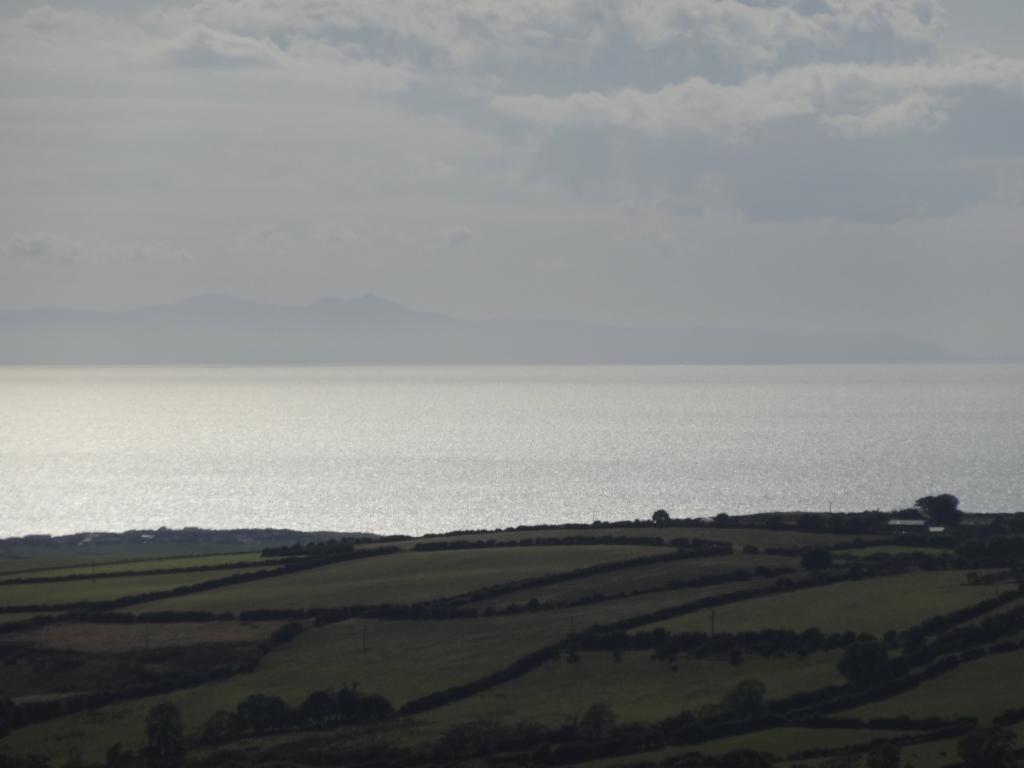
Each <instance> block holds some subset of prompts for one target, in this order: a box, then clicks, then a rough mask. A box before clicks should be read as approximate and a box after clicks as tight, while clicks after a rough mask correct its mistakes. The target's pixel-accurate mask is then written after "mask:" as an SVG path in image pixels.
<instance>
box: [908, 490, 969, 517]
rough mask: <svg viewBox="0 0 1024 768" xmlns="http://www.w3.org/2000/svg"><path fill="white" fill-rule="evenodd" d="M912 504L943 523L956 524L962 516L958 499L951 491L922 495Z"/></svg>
mask: <svg viewBox="0 0 1024 768" xmlns="http://www.w3.org/2000/svg"><path fill="white" fill-rule="evenodd" d="M914 506H915V507H917V508H918V509H919V510H921V511H922V512H923V513H924V514H926V515H928V517H930V518H931V519H932V520H934V521H935V522H937V523H942V524H943V525H956V524H957V523H959V522H960V518H961V517H963V516H964V513H963V512H961V511H960V499H958V498H957V497H956V496H954V495H953V494H951V493H940V494H939V495H938V496H922V497H921V498H920V499H918V500H917V501H915V502H914Z"/></svg>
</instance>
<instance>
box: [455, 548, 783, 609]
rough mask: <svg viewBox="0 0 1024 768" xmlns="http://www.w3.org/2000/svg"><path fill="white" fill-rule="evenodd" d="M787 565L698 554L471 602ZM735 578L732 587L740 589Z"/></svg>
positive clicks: (636, 586) (637, 586) (563, 596)
mask: <svg viewBox="0 0 1024 768" xmlns="http://www.w3.org/2000/svg"><path fill="white" fill-rule="evenodd" d="M761 566H764V567H768V568H790V567H796V566H798V562H797V561H796V559H795V558H790V557H775V556H771V555H724V556H722V557H701V558H695V559H692V560H675V561H672V562H666V563H655V564H654V565H645V566H641V567H639V568H630V569H628V570H623V571H614V572H612V573H604V574H599V575H596V576H591V577H589V578H586V579H579V580H573V581H566V582H561V583H559V584H550V585H548V586H544V587H533V588H530V589H524V590H520V591H517V592H511V593H509V594H506V595H501V596H499V597H494V598H489V599H486V600H480V601H477V602H474V603H473V605H474V606H475V607H480V608H485V607H488V606H491V607H494V608H501V607H504V606H506V605H509V604H512V603H520V604H522V603H526V602H529V600H530V599H532V598H536V599H537V600H540V601H541V602H553V603H560V602H568V601H572V600H578V599H580V598H583V597H589V596H591V595H596V594H608V595H615V594H621V593H624V592H630V591H633V590H644V589H651V588H653V587H659V586H662V585H665V584H667V583H668V582H670V581H673V580H687V579H695V578H700V577H705V576H715V575H718V574H724V573H729V572H731V571H736V570H740V569H747V570H750V571H753V570H754V569H755V568H758V567H761ZM741 584H742V583H741V582H737V586H735V587H734V589H742V586H741Z"/></svg>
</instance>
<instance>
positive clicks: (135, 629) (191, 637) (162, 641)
mask: <svg viewBox="0 0 1024 768" xmlns="http://www.w3.org/2000/svg"><path fill="white" fill-rule="evenodd" d="M280 626H281V622H279V621H266V622H264V621H261V622H253V623H249V624H243V623H241V622H237V621H204V622H180V623H179V622H176V623H173V624H117V625H110V624H64V623H61V624H48V625H47V626H45V627H40V628H38V629H31V630H26V631H23V632H17V633H11V634H9V635H7V636H6V639H7V640H9V641H12V642H26V643H33V644H34V645H37V646H39V647H42V648H54V649H60V650H73V651H80V652H82V653H121V652H125V651H133V650H140V649H146V648H169V647H176V646H184V645H196V644H199V643H255V642H260V641H262V640H266V639H267V638H268V637H269V636H270V634H271V633H272V632H273V631H274V630H275V629H277V628H278V627H280Z"/></svg>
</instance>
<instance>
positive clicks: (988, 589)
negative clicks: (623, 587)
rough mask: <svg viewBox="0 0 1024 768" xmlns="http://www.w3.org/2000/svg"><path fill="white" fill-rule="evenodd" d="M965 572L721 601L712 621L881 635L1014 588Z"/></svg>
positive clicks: (728, 627)
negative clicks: (971, 581) (971, 582)
mask: <svg viewBox="0 0 1024 768" xmlns="http://www.w3.org/2000/svg"><path fill="white" fill-rule="evenodd" d="M966 575H967V574H966V572H964V571H920V572H913V573H908V574H901V575H898V576H884V577H881V578H875V579H864V580H861V581H848V582H841V583H838V584H830V585H828V586H823V587H812V588H809V589H800V590H796V591H794V592H786V593H783V594H778V595H771V596H768V597H761V598H756V599H753V600H748V601H746V602H744V603H740V604H736V605H732V606H722V607H720V608H718V609H716V611H715V623H716V626H717V628H718V630H719V631H720V632H746V631H750V630H756V629H794V630H802V629H807V628H809V627H820V628H821V629H822V630H824V631H829V632H847V631H852V632H868V633H870V634H874V635H879V636H880V635H882V634H884V633H885V632H887V631H889V630H890V629H895V630H900V629H906V628H907V627H910V626H913V625H914V624H917V623H919V622H921V621H924V620H925V619H927V618H928V617H929V616H932V615H935V614H938V613H949V612H951V611H955V610H957V609H959V608H963V607H965V606H968V605H973V604H975V603H980V602H981V601H982V600H985V599H987V598H990V597H992V596H993V595H995V594H998V593H1000V592H1004V591H1009V590H1011V589H1016V585H1015V584H1013V585H1011V584H999V585H995V586H985V587H974V586H968V585H967V584H966ZM706 625H707V619H706V618H704V617H701V616H696V615H691V616H682V617H680V618H678V619H670V620H668V621H662V622H658V623H657V625H656V626H659V627H664V628H665V629H667V630H668V631H670V632H690V631H702V630H703V629H704V628H705V627H706ZM652 628H653V627H652Z"/></svg>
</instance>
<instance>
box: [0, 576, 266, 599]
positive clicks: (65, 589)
mask: <svg viewBox="0 0 1024 768" xmlns="http://www.w3.org/2000/svg"><path fill="white" fill-rule="evenodd" d="M243 572H244V573H255V572H258V569H245V570H244V571H231V570H224V571H186V572H183V573H164V574H156V575H140V576H118V577H116V578H104V579H75V580H72V581H55V582H43V583H39V584H7V585H2V586H0V605H9V606H18V605H61V604H65V603H77V602H80V601H101V600H115V599H117V598H119V597H128V596H130V595H141V594H146V593H148V592H161V591H165V590H170V589H174V588H176V587H186V586H190V585H193V584H200V583H202V582H204V581H211V580H214V579H223V578H227V577H228V576H232V575H234V574H236V573H243Z"/></svg>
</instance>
